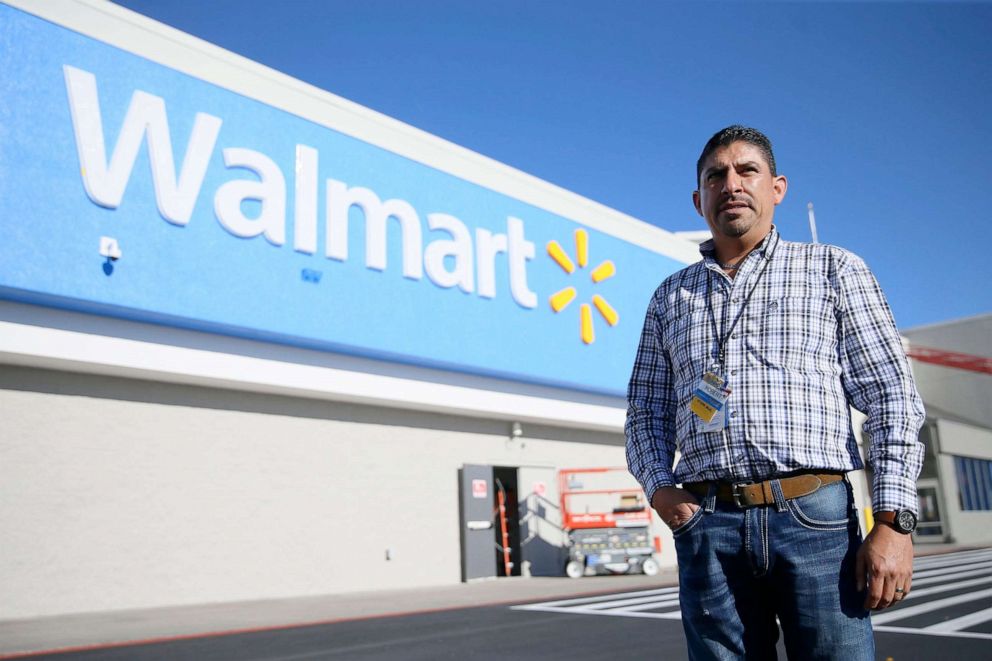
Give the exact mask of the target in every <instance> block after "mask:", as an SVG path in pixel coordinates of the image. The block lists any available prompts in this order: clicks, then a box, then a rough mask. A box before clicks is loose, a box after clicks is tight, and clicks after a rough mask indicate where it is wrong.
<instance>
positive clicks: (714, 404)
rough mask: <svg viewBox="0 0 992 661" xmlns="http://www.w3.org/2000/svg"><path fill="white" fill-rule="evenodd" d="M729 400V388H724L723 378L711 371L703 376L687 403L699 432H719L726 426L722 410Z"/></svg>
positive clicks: (725, 418)
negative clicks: (694, 417)
mask: <svg viewBox="0 0 992 661" xmlns="http://www.w3.org/2000/svg"><path fill="white" fill-rule="evenodd" d="M729 398H730V388H727V387H726V381H724V379H723V377H721V376H720V375H719V374H717V373H716V372H715V371H713V370H710V371H708V372H706V373H705V374H703V378H701V379H700V380H699V384H698V385H697V386H696V390H695V392H693V394H692V401H691V402H690V403H689V409H690V410H691V411H692V413H693V415H695V416H696V422H697V424H698V425H699V430H700V431H704V432H708V431H719V430H720V429H723V428H724V427H725V426H726V421H727V417H726V415H725V413H726V412H725V410H724V408H725V407H726V405H727V399H729Z"/></svg>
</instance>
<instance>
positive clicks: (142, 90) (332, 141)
mask: <svg viewBox="0 0 992 661" xmlns="http://www.w3.org/2000/svg"><path fill="white" fill-rule="evenodd" d="M0 62H3V64H2V69H0V94H2V98H3V105H2V106H0V110H2V113H3V115H2V121H0V126H2V130H0V231H2V233H3V236H4V241H3V242H2V243H0V296H2V297H4V298H8V299H13V300H21V301H26V302H31V303H36V304H43V305H54V306H59V307H65V308H69V309H77V310H83V311H87V312H93V313H98V314H105V315H112V316H118V317H122V318H129V319H136V320H142V321H148V322H153V323H162V324H167V325H175V326H180V327H186V328H193V329H197V330H205V331H209V332H217V333H224V334H230V335H237V336H242V337H249V338H253V339H259V340H264V341H271V342H280V343H288V344H293V345H298V346H304V347H309V348H317V349H323V350H330V351H337V352H345V353H351V354H357V355H363V356H368V357H373V358H381V359H386V360H398V361H403V362H409V363H414V364H421V365H426V366H431V367H440V368H444V369H456V370H460V371H467V372H471V373H477V374H485V375H491V376H498V377H503V378H510V379H516V380H524V381H530V382H536V383H545V384H549V385H558V386H565V387H570V388H576V389H581V390H588V391H594V392H603V393H608V394H621V393H622V392H623V389H624V386H625V382H626V378H627V375H628V371H629V366H630V362H631V360H632V357H633V352H634V349H635V347H636V343H637V337H638V334H639V331H640V323H641V316H642V314H643V310H644V305H645V303H646V301H647V300H648V298H649V296H650V294H651V291H652V290H653V288H654V287H655V286H656V285H657V283H658V282H659V281H660V280H661V278H663V277H664V276H665V275H667V274H669V273H671V272H673V271H674V270H676V269H677V268H680V266H681V265H680V264H679V263H677V262H675V261H674V260H671V259H668V258H665V257H662V256H660V255H657V254H655V253H653V252H650V251H647V250H644V249H642V248H639V247H637V246H634V245H631V244H629V243H626V242H624V241H620V240H618V239H615V238H613V237H610V236H607V235H604V234H601V233H599V232H595V231H592V230H588V229H585V228H583V227H580V226H578V225H577V224H576V223H574V222H572V221H570V220H568V219H566V218H562V217H560V216H556V215H554V214H551V213H549V212H547V211H544V210H542V209H539V208H537V207H534V206H531V205H528V204H526V203H523V202H521V201H519V200H516V199H514V198H512V197H509V196H506V195H503V194H500V193H496V192H494V191H491V190H489V189H486V188H483V187H480V186H478V185H475V184H472V183H470V182H467V181H464V180H462V179H459V178H457V177H454V176H452V175H449V174H446V173H443V172H440V171H438V170H435V169H432V168H430V167H427V166H424V165H422V164H419V163H417V162H414V161H411V160H409V159H407V158H404V157H401V156H398V155H396V154H393V153H391V152H389V151H386V150H384V149H381V148H378V147H375V146H372V145H369V144H367V143H364V142H361V141H359V140H356V139H354V138H351V137H349V136H346V135H343V134H341V133H338V132H336V131H333V130H331V129H328V128H326V127H323V126H319V125H316V124H314V123H312V122H309V121H307V120H304V119H301V118H299V117H297V116H295V115H292V114H290V113H287V112H285V111H282V110H279V109H276V108H272V107H270V106H267V105H264V104H262V103H259V102H257V101H254V100H250V99H247V98H244V97H242V96H240V95H238V94H234V93H231V92H228V91H226V90H223V89H221V88H218V87H216V86H213V85H210V84H207V83H205V82H203V81H200V80H197V79H195V78H191V77H189V76H186V75H184V74H181V73H178V72H176V71H174V70H171V69H168V68H166V67H162V66H160V65H157V64H154V63H151V62H148V61H147V60H144V59H142V58H139V57H137V56H134V55H132V54H129V53H126V52H123V51H121V50H118V49H116V48H113V47H110V46H107V45H105V44H102V43H100V42H98V41H95V40H92V39H89V38H87V37H84V36H81V35H78V34H76V33H73V32H70V31H68V30H65V29H63V28H60V27H57V26H54V25H51V24H49V23H47V22H44V21H41V20H39V19H36V18H34V17H31V16H29V15H27V14H24V13H22V12H20V11H17V10H14V9H12V8H9V7H6V6H0Z"/></svg>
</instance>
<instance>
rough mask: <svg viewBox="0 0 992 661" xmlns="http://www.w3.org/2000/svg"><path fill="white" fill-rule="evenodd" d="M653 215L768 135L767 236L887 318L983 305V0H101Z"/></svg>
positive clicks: (990, 51)
mask: <svg viewBox="0 0 992 661" xmlns="http://www.w3.org/2000/svg"><path fill="white" fill-rule="evenodd" d="M118 4H121V5H123V6H125V7H128V8H131V9H134V10H135V11H138V12H139V13H142V14H145V15H147V16H150V17H152V18H155V19H157V20H159V21H162V22H164V23H167V24H169V25H171V26H173V27H176V28H178V29H180V30H183V31H184V32H188V33H190V34H193V35H195V36H198V37H200V38H203V39H205V40H207V41H210V42H212V43H214V44H217V45H219V46H221V47H223V48H226V49H228V50H231V51H234V52H235V53H238V54H240V55H244V56H246V57H248V58H250V59H252V60H255V61H257V62H261V63H262V64H265V65H267V66H270V67H272V68H274V69H277V70H279V71H282V72H284V73H287V74H289V75H291V76H294V77H296V78H299V79H301V80H304V81H306V82H308V83H311V84H313V85H316V86H317V87H320V88H322V89H325V90H327V91H330V92H332V93H334V94H337V95H340V96H343V97H345V98H347V99H350V100H352V101H355V102H357V103H360V104H362V105H365V106H367V107H369V108H372V109H374V110H377V111H379V112H382V113H384V114H386V115H389V116H391V117H394V118H396V119H399V120H401V121H404V122H406V123H408V124H411V125H413V126H416V127H417V128H420V129H423V130H426V131H428V132H430V133H433V134H435V135H438V136H440V137H442V138H445V139H447V140H450V141H452V142H455V143H457V144H459V145H462V146H464V147H468V148H469V149H472V150H474V151H477V152H479V153H481V154H484V155H486V156H489V157H492V158H494V159H496V160H498V161H502V162H503V163H507V164H509V165H512V166H514V167H516V168H519V169H521V170H524V171H525V172H528V173H531V174H534V175H536V176H538V177H541V178H542V179H545V180H547V181H550V182H552V183H555V184H558V185H560V186H562V187H564V188H567V189H569V190H571V191H574V192H576V193H579V194H580V195H583V196H585V197H588V198H591V199H593V200H596V201H597V202H601V203H603V204H606V205H608V206H611V207H613V208H615V209H618V210H620V211H623V212H625V213H628V214H630V215H632V216H634V217H636V218H640V219H641V220H644V221H647V222H649V223H653V224H655V225H658V226H660V227H663V228H665V229H668V230H700V229H706V224H705V222H704V221H703V219H702V218H700V217H699V216H697V215H696V212H695V210H694V209H693V207H692V201H691V191H692V189H693V188H694V187H695V181H694V179H695V162H696V158H697V157H698V155H699V151H700V149H701V147H702V145H703V143H705V141H706V140H707V139H708V138H709V136H710V135H712V134H713V133H714V132H715V131H716V130H718V129H720V128H722V127H723V126H726V125H728V124H732V123H743V124H749V125H752V126H755V127H757V128H759V129H761V130H763V131H765V132H766V133H767V134H768V135H769V136H770V137H771V138H772V141H773V143H774V146H775V156H776V160H777V161H778V168H779V171H780V172H781V173H782V174H785V175H786V176H788V178H789V192H788V195H787V197H786V200H785V202H783V204H782V205H781V206H780V207H779V208H778V211H777V214H776V223H777V225H778V227H779V229H780V231H781V232H782V234H783V236H784V237H785V238H787V239H793V240H800V241H808V240H809V238H810V235H809V230H808V224H807V216H806V203H807V202H809V201H812V202H813V203H814V204H815V206H816V219H817V226H818V230H819V237H820V240H821V241H823V242H826V243H832V244H836V245H839V246H843V247H845V248H848V249H850V250H853V251H854V252H856V253H858V254H859V255H861V256H862V257H863V258H864V259H865V260H866V261H867V262H868V264H869V266H871V268H872V269H873V271H874V272H875V274H876V276H877V277H878V279H879V281H880V282H881V284H882V287H883V288H884V289H885V291H886V293H887V295H888V297H889V301H890V303H891V305H892V308H893V312H894V314H895V317H896V322H897V324H898V325H899V327H900V328H910V327H914V326H919V325H922V324H929V323H935V322H939V321H945V320H950V319H957V318H961V317H967V316H972V315H975V314H981V313H987V312H992V293H990V285H989V281H988V278H989V276H988V274H987V271H989V269H990V266H992V255H990V254H989V248H990V247H992V213H990V209H992V157H990V156H989V154H990V153H992V150H990V149H989V147H990V143H992V129H990V124H989V120H988V115H989V113H990V109H992V37H990V33H992V4H990V3H950V2H932V3H925V2H876V3H855V2H841V3H812V2H795V3H769V2H733V3H718V2H659V1H625V2H605V1H603V0H597V1H595V2H592V1H586V0H568V1H566V0H561V1H557V2H552V1H540V0H520V1H516V0H514V1H504V0H492V1H490V2H476V1H470V0H429V1H428V0H424V1H412V0H392V1H386V0H361V1H360V2H358V1H356V0H342V1H337V0H283V1H281V2H269V1H263V0H210V1H209V2H193V1H191V0H118Z"/></svg>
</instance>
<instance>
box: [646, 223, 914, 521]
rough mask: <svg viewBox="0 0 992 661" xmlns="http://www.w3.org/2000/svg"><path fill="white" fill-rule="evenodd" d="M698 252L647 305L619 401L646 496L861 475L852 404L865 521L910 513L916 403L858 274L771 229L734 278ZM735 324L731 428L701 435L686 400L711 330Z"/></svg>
mask: <svg viewBox="0 0 992 661" xmlns="http://www.w3.org/2000/svg"><path fill="white" fill-rule="evenodd" d="M700 252H701V253H702V254H703V261H701V262H697V263H695V264H693V265H691V266H688V267H686V268H685V269H682V270H681V271H679V272H678V273H675V274H674V275H672V276H670V277H669V278H668V279H666V280H665V281H664V282H663V283H661V286H660V287H658V289H657V291H656V292H655V294H654V296H653V297H652V299H651V303H650V305H649V306H648V311H647V316H646V319H645V322H644V330H643V332H642V334H641V342H640V346H639V348H638V350H637V359H636V360H635V362H634V370H633V374H632V375H631V378H630V385H629V387H628V390H627V401H628V409H627V425H626V433H627V463H628V466H629V468H630V471H631V473H632V474H633V475H634V477H636V478H637V479H638V481H639V482H640V483H641V486H643V487H644V491H645V493H646V494H647V495H648V496H649V497H650V496H651V495H653V494H654V492H655V490H656V489H658V488H660V487H666V486H674V485H675V484H678V483H682V482H696V481H703V480H729V481H734V482H745V481H751V480H761V479H767V478H771V477H775V476H778V475H782V474H785V473H790V472H794V471H800V470H808V469H823V470H830V471H851V470H857V469H860V468H863V467H864V466H863V464H862V461H861V457H860V455H859V453H858V448H857V442H856V440H855V437H854V432H853V430H852V426H851V415H850V410H849V408H848V405H849V404H850V405H853V406H854V407H855V408H857V409H858V410H860V411H863V412H864V413H865V414H866V415H867V417H868V419H867V421H866V422H865V425H864V430H865V433H866V434H867V436H868V438H869V440H870V447H869V450H868V461H869V462H870V464H871V466H872V468H873V469H874V484H873V496H874V503H873V507H874V509H875V511H885V510H897V509H910V510H912V511H913V512H916V511H917V510H918V501H917V497H916V478H917V476H918V475H919V472H920V468H921V466H922V462H923V446H922V444H921V443H920V442H919V439H918V433H919V429H920V426H921V425H922V424H923V421H924V412H923V403H922V402H921V401H920V396H919V395H918V394H917V392H916V387H915V385H914V384H913V378H912V375H911V374H910V370H909V362H908V361H907V359H906V355H905V352H904V350H903V347H902V341H901V339H900V337H899V333H898V331H897V330H896V327H895V322H894V321H893V319H892V313H891V312H890V311H889V307H888V305H887V304H886V302H885V298H884V297H883V295H882V291H881V289H880V288H879V286H878V283H877V282H876V280H875V278H874V276H873V275H872V274H871V272H870V271H869V270H868V267H867V266H866V265H865V263H864V262H863V261H862V260H861V259H860V258H859V257H857V256H856V255H853V254H851V253H849V252H847V251H846V250H843V249H841V248H837V247H834V246H828V245H822V244H804V243H792V242H789V241H783V240H781V239H780V237H779V236H778V233H777V232H776V230H775V229H774V228H772V231H771V232H770V233H769V235H768V237H766V238H765V240H764V241H763V242H762V243H761V245H759V246H758V248H756V249H755V250H754V251H753V252H752V253H751V254H750V255H749V256H748V257H747V258H746V259H745V260H744V262H743V264H742V265H741V267H740V270H739V271H738V273H737V276H736V277H735V278H733V279H731V278H729V277H728V276H726V275H725V274H724V273H723V271H722V270H721V269H720V266H719V265H718V264H717V262H716V260H715V255H714V248H713V242H712V240H710V241H707V242H705V243H703V244H702V245H701V246H700ZM769 256H771V259H770V261H768V263H767V266H766V267H765V268H766V270H767V272H766V273H765V274H764V275H763V276H762V277H761V278H760V280H758V279H757V276H758V274H759V273H760V271H761V267H762V264H763V263H764V262H765V261H766V260H768V258H769ZM707 282H709V285H707ZM756 282H757V286H756V288H755V289H754V294H753V296H752V297H751V300H750V303H748V304H747V306H746V308H744V310H743V313H742V312H741V308H742V306H743V305H744V301H745V300H746V298H747V296H748V293H749V292H750V291H751V289H752V287H755V283H756ZM708 290H709V292H710V300H711V302H712V311H713V318H712V319H711V316H710V308H709V307H708V306H707V302H706V296H707V291H708ZM738 314H741V318H740V321H739V322H738V323H737V325H736V327H735V328H734V329H733V333H732V334H731V335H730V337H729V338H728V340H727V344H726V347H725V354H726V357H725V360H726V364H725V365H724V366H723V369H722V370H721V372H722V376H723V377H724V378H725V379H726V380H727V383H726V387H728V388H730V389H731V394H730V398H729V399H728V400H727V404H726V409H725V410H726V416H727V417H726V420H727V423H728V424H727V426H726V427H725V428H724V429H723V430H722V431H715V432H713V431H710V432H706V431H701V430H700V429H699V424H698V419H697V418H696V416H695V415H693V413H692V412H691V411H690V410H689V402H690V400H691V399H692V394H693V392H694V390H695V389H696V386H697V385H698V383H699V380H700V378H701V377H702V376H703V374H704V373H705V372H706V371H707V370H709V369H710V368H711V367H713V366H714V364H715V363H716V356H717V345H718V343H717V337H716V334H715V333H714V328H713V326H714V322H715V323H716V324H717V325H718V326H719V331H720V333H721V334H724V333H725V332H726V330H727V329H728V328H729V327H730V326H729V324H731V323H732V322H733V320H734V319H735V318H736V317H737V315H738ZM676 449H678V450H679V451H680V452H681V459H680V460H679V463H678V466H677V467H675V470H674V471H673V470H672V466H673V464H674V460H675V451H676Z"/></svg>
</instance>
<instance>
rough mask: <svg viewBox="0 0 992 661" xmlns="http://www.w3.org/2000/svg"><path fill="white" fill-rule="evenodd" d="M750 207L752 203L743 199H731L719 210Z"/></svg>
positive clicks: (737, 209) (736, 209)
mask: <svg viewBox="0 0 992 661" xmlns="http://www.w3.org/2000/svg"><path fill="white" fill-rule="evenodd" d="M750 208H751V205H750V204H748V203H747V202H745V201H743V200H729V201H727V202H724V203H723V204H721V205H720V209H719V211H739V210H742V209H750Z"/></svg>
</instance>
